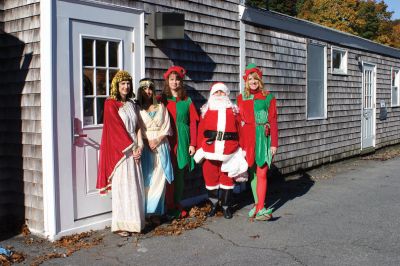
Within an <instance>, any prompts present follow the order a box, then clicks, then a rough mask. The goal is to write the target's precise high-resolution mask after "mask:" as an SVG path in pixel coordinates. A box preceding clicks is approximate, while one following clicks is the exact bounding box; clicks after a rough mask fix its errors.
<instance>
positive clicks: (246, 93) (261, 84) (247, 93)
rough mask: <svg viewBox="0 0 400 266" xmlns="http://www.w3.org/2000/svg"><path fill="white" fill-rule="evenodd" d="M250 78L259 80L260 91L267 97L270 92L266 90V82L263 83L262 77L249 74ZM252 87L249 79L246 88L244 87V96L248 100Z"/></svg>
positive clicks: (254, 73) (253, 73)
mask: <svg viewBox="0 0 400 266" xmlns="http://www.w3.org/2000/svg"><path fill="white" fill-rule="evenodd" d="M249 76H252V77H253V78H254V79H256V80H258V82H259V85H258V89H259V90H261V92H262V94H263V95H264V96H266V95H267V94H268V92H267V91H266V90H264V82H263V81H262V77H260V76H258V74H257V73H256V72H252V73H250V74H249ZM250 90H251V89H250V85H249V77H248V78H247V80H246V82H245V87H244V96H245V97H246V98H248V97H249V96H250Z"/></svg>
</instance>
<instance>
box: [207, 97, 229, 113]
mask: <svg viewBox="0 0 400 266" xmlns="http://www.w3.org/2000/svg"><path fill="white" fill-rule="evenodd" d="M207 103H208V108H209V109H210V110H218V109H226V108H230V107H232V102H231V100H230V99H229V97H228V96H211V97H210V99H208V102H207Z"/></svg>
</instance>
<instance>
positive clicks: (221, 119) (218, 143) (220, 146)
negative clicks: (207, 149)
mask: <svg viewBox="0 0 400 266" xmlns="http://www.w3.org/2000/svg"><path fill="white" fill-rule="evenodd" d="M225 128H226V109H219V110H218V121H217V131H222V132H225ZM214 145H215V146H214V151H215V153H217V154H223V153H224V149H225V140H215V142H214Z"/></svg>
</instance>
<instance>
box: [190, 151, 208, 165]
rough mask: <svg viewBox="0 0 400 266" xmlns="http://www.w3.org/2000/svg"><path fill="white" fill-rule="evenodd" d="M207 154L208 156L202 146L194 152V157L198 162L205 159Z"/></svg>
mask: <svg viewBox="0 0 400 266" xmlns="http://www.w3.org/2000/svg"><path fill="white" fill-rule="evenodd" d="M205 156H206V153H205V152H204V150H203V148H200V149H198V150H197V151H196V153H195V154H194V156H193V159H194V161H195V162H196V163H200V162H201V161H203V160H204V158H205Z"/></svg>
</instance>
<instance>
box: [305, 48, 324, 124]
mask: <svg viewBox="0 0 400 266" xmlns="http://www.w3.org/2000/svg"><path fill="white" fill-rule="evenodd" d="M326 69H327V67H326V46H324V45H321V44H316V43H309V44H308V45H307V119H321V118H326V116H327V115H326V113H327V111H326V94H327V93H326V90H327V85H326V83H327V82H326V79H327V73H326Z"/></svg>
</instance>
